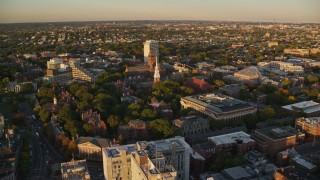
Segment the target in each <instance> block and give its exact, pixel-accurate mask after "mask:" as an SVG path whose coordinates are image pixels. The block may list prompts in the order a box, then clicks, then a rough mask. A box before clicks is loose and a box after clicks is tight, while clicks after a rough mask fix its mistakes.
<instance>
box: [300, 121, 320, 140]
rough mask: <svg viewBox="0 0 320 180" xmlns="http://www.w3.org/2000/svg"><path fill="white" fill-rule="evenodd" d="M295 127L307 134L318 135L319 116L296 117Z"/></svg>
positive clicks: (319, 128) (319, 129)
mask: <svg viewBox="0 0 320 180" xmlns="http://www.w3.org/2000/svg"><path fill="white" fill-rule="evenodd" d="M296 127H297V128H299V129H300V130H301V131H302V132H305V133H307V134H310V135H314V136H320V117H309V118H304V117H301V118H297V119H296Z"/></svg>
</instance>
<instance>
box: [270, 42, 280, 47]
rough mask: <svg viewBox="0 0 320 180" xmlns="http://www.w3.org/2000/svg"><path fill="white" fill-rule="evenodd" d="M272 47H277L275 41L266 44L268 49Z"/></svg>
mask: <svg viewBox="0 0 320 180" xmlns="http://www.w3.org/2000/svg"><path fill="white" fill-rule="evenodd" d="M274 46H278V42H276V41H270V42H268V47H274Z"/></svg>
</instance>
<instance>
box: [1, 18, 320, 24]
mask: <svg viewBox="0 0 320 180" xmlns="http://www.w3.org/2000/svg"><path fill="white" fill-rule="evenodd" d="M130 21H132V22H143V21H150V22H161V21H163V22H166V21H171V22H174V21H185V22H188V21H190V22H191V21H193V22H196V21H198V22H242V23H275V24H281V23H283V24H320V22H292V21H270V20H262V21H257V20H197V19H189V20H183V19H176V20H174V19H168V20H147V19H145V20H67V21H30V22H5V23H2V22H0V25H6V24H8V25H9V24H33V23H35V24H42V23H76V22H130Z"/></svg>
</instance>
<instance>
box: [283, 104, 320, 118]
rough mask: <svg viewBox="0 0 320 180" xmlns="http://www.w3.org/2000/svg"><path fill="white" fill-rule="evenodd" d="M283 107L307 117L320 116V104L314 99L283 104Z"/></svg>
mask: <svg viewBox="0 0 320 180" xmlns="http://www.w3.org/2000/svg"><path fill="white" fill-rule="evenodd" d="M281 108H283V109H285V110H287V111H289V112H292V113H295V114H299V113H300V114H303V115H306V116H307V117H315V116H320V104H319V103H317V102H314V101H303V102H299V103H294V104H289V105H286V106H282V107H281Z"/></svg>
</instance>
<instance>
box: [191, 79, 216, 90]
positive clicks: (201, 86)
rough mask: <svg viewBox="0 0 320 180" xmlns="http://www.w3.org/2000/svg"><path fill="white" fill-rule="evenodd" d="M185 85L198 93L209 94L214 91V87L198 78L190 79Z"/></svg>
mask: <svg viewBox="0 0 320 180" xmlns="http://www.w3.org/2000/svg"><path fill="white" fill-rule="evenodd" d="M185 84H186V85H187V86H189V87H191V88H193V89H195V90H196V91H201V92H208V91H211V90H212V89H213V87H212V86H211V85H210V84H209V83H207V82H206V81H205V80H204V79H198V78H196V77H192V78H190V79H188V80H187V81H186V82H185Z"/></svg>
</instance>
